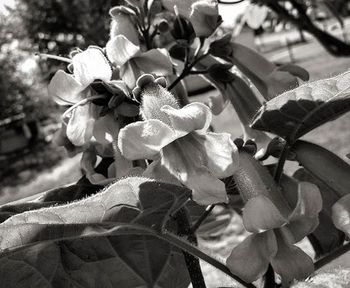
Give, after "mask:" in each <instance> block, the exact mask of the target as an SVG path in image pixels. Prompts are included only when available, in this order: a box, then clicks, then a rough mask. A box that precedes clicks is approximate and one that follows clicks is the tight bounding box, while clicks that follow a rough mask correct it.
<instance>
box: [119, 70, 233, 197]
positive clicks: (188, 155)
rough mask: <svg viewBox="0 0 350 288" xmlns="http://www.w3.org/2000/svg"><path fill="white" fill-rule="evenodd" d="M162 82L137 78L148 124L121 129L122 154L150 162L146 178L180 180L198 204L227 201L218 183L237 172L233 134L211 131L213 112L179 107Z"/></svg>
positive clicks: (194, 106)
mask: <svg viewBox="0 0 350 288" xmlns="http://www.w3.org/2000/svg"><path fill="white" fill-rule="evenodd" d="M160 79H161V78H160ZM160 79H155V78H154V77H153V76H152V75H143V76H142V77H141V78H139V79H138V81H137V88H136V90H135V91H134V93H140V94H141V95H140V98H141V101H142V105H141V113H142V116H143V118H144V120H143V121H138V122H135V123H132V124H129V125H127V126H126V127H124V128H123V129H121V130H120V133H119V137H118V147H119V149H120V151H121V153H122V154H123V155H124V156H125V157H126V158H127V159H129V160H136V159H152V160H153V162H152V164H151V165H150V166H149V167H148V168H147V170H146V172H145V173H147V175H152V177H154V178H163V179H164V178H167V180H168V179H169V177H168V176H170V177H172V178H176V179H177V180H178V181H180V182H181V183H182V184H184V185H186V186H187V187H189V188H191V189H192V190H193V199H194V200H195V201H197V202H198V203H200V204H212V203H219V202H226V201H227V195H226V190H225V185H224V183H223V182H222V181H220V180H219V179H221V178H224V177H228V176H230V175H232V174H233V173H234V172H235V170H236V169H237V167H238V157H237V147H236V146H235V145H234V143H233V142H232V140H231V138H230V135H229V134H227V133H211V132H208V131H207V130H208V128H209V125H210V122H211V112H210V109H209V108H208V107H207V106H206V105H204V104H202V103H197V102H195V103H191V104H188V105H186V106H184V107H182V108H181V107H180V106H179V104H178V102H177V101H176V99H175V98H174V96H173V95H172V94H171V93H170V92H169V91H167V90H166V88H165V87H164V80H160ZM169 181H171V179H170V180H169Z"/></svg>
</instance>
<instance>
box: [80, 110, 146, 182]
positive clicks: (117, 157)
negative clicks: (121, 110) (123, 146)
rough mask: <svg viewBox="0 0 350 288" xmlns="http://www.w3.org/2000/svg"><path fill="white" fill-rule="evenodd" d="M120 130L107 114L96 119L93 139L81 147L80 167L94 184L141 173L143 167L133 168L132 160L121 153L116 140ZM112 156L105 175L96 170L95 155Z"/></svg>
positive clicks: (117, 124)
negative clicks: (112, 159)
mask: <svg viewBox="0 0 350 288" xmlns="http://www.w3.org/2000/svg"><path fill="white" fill-rule="evenodd" d="M119 130H120V124H119V122H118V121H115V119H114V118H113V116H112V115H111V114H107V115H105V116H103V117H100V118H99V119H97V120H96V122H95V125H94V130H93V136H94V138H93V139H94V141H90V143H89V144H87V145H85V146H84V148H83V154H82V158H81V161H80V163H81V169H82V171H83V173H84V174H85V176H86V178H87V179H88V180H89V181H90V182H91V183H92V184H96V185H107V184H110V183H112V182H114V181H116V180H117V179H120V178H122V177H125V176H127V175H128V176H130V175H134V176H136V175H141V174H142V172H143V169H141V168H140V167H139V168H134V167H133V163H132V161H129V160H127V159H126V158H125V157H124V156H123V155H121V153H120V151H119V149H118V147H117V146H116V141H117V137H118V133H119ZM98 156H99V157H102V158H104V157H109V158H114V161H113V162H112V163H111V164H110V166H109V167H108V171H107V175H106V176H107V177H106V176H105V175H102V174H101V173H98V172H96V170H95V166H96V163H97V157H98Z"/></svg>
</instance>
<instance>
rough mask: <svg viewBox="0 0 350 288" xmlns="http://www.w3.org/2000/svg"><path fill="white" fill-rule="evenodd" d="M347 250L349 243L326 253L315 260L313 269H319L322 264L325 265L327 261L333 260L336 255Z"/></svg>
mask: <svg viewBox="0 0 350 288" xmlns="http://www.w3.org/2000/svg"><path fill="white" fill-rule="evenodd" d="M348 251H350V243H347V244H345V245H343V246H342V247H339V248H337V249H336V250H334V251H333V252H331V253H329V254H328V255H326V256H324V257H322V258H321V259H319V260H318V261H316V262H315V264H314V267H315V271H317V270H319V269H321V268H322V267H323V266H325V265H327V264H328V263H330V262H332V261H333V260H335V259H337V258H338V257H340V256H341V255H343V254H345V253H346V252H348Z"/></svg>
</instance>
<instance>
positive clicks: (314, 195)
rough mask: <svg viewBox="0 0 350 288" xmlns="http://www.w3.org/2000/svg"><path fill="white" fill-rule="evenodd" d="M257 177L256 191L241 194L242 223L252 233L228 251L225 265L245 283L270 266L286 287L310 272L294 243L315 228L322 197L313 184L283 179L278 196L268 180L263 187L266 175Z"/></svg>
mask: <svg viewBox="0 0 350 288" xmlns="http://www.w3.org/2000/svg"><path fill="white" fill-rule="evenodd" d="M240 157H242V154H240ZM242 158H243V159H242V161H244V160H247V159H246V157H244V156H243V157H242ZM240 159H241V158H240ZM242 161H241V162H242ZM247 161H248V160H247ZM254 161H256V160H254ZM259 165H260V164H259ZM259 170H260V169H259ZM260 172H261V171H260ZM237 173H242V172H241V171H240V170H239V171H238V172H237ZM266 173H268V172H267V171H266ZM260 174H261V173H260ZM255 176H257V175H255ZM260 176H261V177H263V178H264V181H262V183H261V185H259V186H260V187H259V191H253V190H254V188H252V189H253V190H251V191H250V193H245V194H244V195H243V194H242V197H243V198H244V200H245V201H246V204H245V207H244V209H243V224H244V226H245V228H246V230H247V231H249V232H252V233H253V234H252V235H250V236H248V237H247V238H246V239H245V240H244V241H243V242H242V243H240V244H239V245H237V246H236V247H235V248H234V249H233V250H232V253H231V255H230V256H229V257H228V258H227V260H226V263H227V266H228V267H229V269H230V270H231V271H232V273H234V274H236V275H238V276H239V277H241V278H242V279H244V280H245V281H247V282H253V281H255V280H257V279H258V278H260V277H261V276H263V275H264V274H265V273H266V271H267V269H268V266H269V264H271V265H272V267H273V269H274V270H275V272H276V273H278V274H279V275H280V276H281V278H282V283H283V285H284V286H288V285H289V284H290V282H291V281H292V280H294V279H304V278H305V277H307V276H309V275H310V274H311V273H312V272H313V269H314V268H313V261H312V259H311V258H310V257H309V256H308V255H307V254H306V253H305V252H303V251H302V250H301V249H300V248H298V247H297V246H295V245H294V244H295V243H296V242H299V241H300V240H302V239H303V238H304V237H305V236H306V235H308V234H310V233H311V232H312V231H313V230H314V229H316V227H317V226H318V223H319V222H318V213H319V212H320V211H321V209H322V198H321V195H320V192H319V190H318V188H317V186H316V185H314V184H311V183H308V182H299V183H298V182H297V181H296V180H294V179H292V178H287V177H284V178H283V181H282V188H283V196H282V194H281V192H280V191H279V190H278V189H277V187H276V185H275V184H274V183H273V182H272V181H273V179H272V178H271V183H270V184H267V182H266V179H267V178H269V177H268V176H269V175H268V174H266V175H263V176H262V175H260ZM268 185H270V186H268ZM256 188H257V187H256ZM255 190H258V189H255ZM240 192H241V193H242V191H240ZM288 287H289V286H288Z"/></svg>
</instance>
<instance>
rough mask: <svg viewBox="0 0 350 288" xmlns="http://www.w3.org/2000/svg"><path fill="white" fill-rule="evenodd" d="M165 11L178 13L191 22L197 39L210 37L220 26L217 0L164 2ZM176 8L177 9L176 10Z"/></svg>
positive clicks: (167, 0)
mask: <svg viewBox="0 0 350 288" xmlns="http://www.w3.org/2000/svg"><path fill="white" fill-rule="evenodd" d="M162 4H163V6H164V7H165V9H167V10H169V11H170V12H175V11H174V7H175V6H176V8H177V10H178V13H179V14H180V15H181V16H183V17H185V18H187V19H188V20H190V21H191V23H192V25H193V28H194V31H195V33H196V36H197V37H209V36H210V35H211V34H212V33H213V32H214V31H215V29H216V28H217V27H218V25H219V24H220V17H219V10H218V1H216V0H188V1H183V0H175V1H174V0H162ZM176 8H175V9H176Z"/></svg>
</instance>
